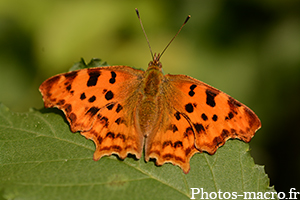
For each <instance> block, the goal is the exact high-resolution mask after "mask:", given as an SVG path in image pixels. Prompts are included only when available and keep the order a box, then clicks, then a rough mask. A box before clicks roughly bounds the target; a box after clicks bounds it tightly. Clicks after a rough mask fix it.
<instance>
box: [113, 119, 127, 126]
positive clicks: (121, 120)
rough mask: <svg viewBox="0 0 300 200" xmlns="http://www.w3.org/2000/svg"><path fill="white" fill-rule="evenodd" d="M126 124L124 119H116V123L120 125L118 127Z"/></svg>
mask: <svg viewBox="0 0 300 200" xmlns="http://www.w3.org/2000/svg"><path fill="white" fill-rule="evenodd" d="M124 122H125V120H124V119H123V118H121V117H119V118H118V119H116V121H115V123H116V124H118V125H120V124H121V123H124Z"/></svg>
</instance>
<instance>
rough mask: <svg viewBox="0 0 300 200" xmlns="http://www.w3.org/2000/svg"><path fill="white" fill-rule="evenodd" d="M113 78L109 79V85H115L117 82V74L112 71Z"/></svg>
mask: <svg viewBox="0 0 300 200" xmlns="http://www.w3.org/2000/svg"><path fill="white" fill-rule="evenodd" d="M110 73H111V78H110V79H109V83H111V84H114V83H115V82H116V76H117V74H116V73H115V72H114V71H111V72H110Z"/></svg>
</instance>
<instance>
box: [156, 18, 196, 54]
mask: <svg viewBox="0 0 300 200" xmlns="http://www.w3.org/2000/svg"><path fill="white" fill-rule="evenodd" d="M190 18H191V15H188V16H187V18H186V19H185V21H184V22H183V24H182V26H181V27H180V29H179V31H178V32H177V33H176V35H175V36H174V37H173V38H172V40H171V41H170V42H169V43H168V44H167V46H166V47H165V48H164V50H163V51H162V52H161V54H160V58H161V56H162V55H163V53H164V52H165V51H166V49H167V48H168V47H169V46H170V44H171V43H172V42H173V40H174V39H175V38H176V36H177V35H178V34H179V33H180V31H181V29H182V27H183V26H184V25H185V24H186V23H187V22H188V21H189V19H190Z"/></svg>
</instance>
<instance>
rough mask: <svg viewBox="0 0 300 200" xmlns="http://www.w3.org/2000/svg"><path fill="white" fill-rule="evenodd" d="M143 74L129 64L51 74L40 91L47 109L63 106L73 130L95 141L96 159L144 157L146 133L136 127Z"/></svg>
mask: <svg viewBox="0 0 300 200" xmlns="http://www.w3.org/2000/svg"><path fill="white" fill-rule="evenodd" d="M143 74H144V72H143V71H141V70H136V69H133V68H130V67H126V66H110V67H98V68H89V69H83V70H78V71H73V72H68V73H65V74H60V75H56V76H54V77H51V78H49V79H47V80H46V81H45V82H43V83H42V85H41V86H40V88H39V90H40V92H41V93H42V95H43V100H44V104H45V107H46V108H49V107H57V108H59V109H61V110H62V111H63V112H64V113H65V115H66V118H67V120H68V121H69V123H70V127H71V130H72V132H76V131H80V132H81V134H82V135H84V136H85V137H86V138H87V139H91V140H93V141H94V143H95V144H96V151H95V153H94V160H99V159H100V158H101V157H102V156H104V155H111V154H113V153H114V154H118V155H119V157H120V158H122V159H124V158H125V157H126V156H127V154H128V153H131V154H135V155H136V157H137V158H140V157H141V155H142V150H143V135H141V134H139V133H137V131H136V129H135V127H134V125H135V124H134V123H135V122H134V116H135V105H136V104H137V102H138V101H139V98H140V96H139V95H137V93H138V91H139V85H140V84H139V83H140V82H141V79H142V78H143Z"/></svg>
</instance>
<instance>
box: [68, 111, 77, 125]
mask: <svg viewBox="0 0 300 200" xmlns="http://www.w3.org/2000/svg"><path fill="white" fill-rule="evenodd" d="M69 119H70V121H71V123H73V122H75V121H76V119H77V116H76V115H75V114H74V113H70V115H69Z"/></svg>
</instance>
